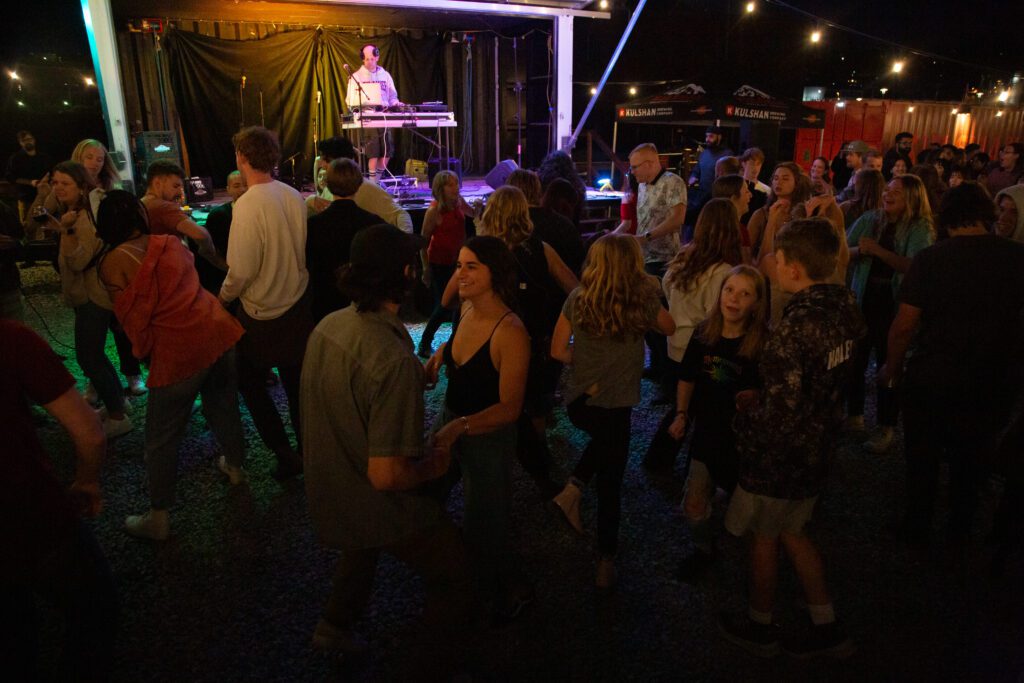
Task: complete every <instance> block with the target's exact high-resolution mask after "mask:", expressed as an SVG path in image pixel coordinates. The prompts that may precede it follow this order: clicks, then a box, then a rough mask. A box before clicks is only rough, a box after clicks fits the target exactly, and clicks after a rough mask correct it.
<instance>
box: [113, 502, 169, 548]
mask: <svg viewBox="0 0 1024 683" xmlns="http://www.w3.org/2000/svg"><path fill="white" fill-rule="evenodd" d="M124 530H125V531H127V532H128V533H129V534H131V535H132V536H137V537H139V538H148V539H151V540H154V541H166V540H167V537H168V536H169V535H170V534H171V522H170V517H169V516H168V514H167V510H150V511H149V512H147V513H145V514H143V515H129V516H128V517H125V518H124Z"/></svg>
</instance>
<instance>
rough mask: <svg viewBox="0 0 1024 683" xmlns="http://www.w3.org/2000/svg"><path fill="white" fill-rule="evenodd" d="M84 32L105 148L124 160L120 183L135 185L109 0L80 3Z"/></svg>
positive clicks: (91, 0)
mask: <svg viewBox="0 0 1024 683" xmlns="http://www.w3.org/2000/svg"><path fill="white" fill-rule="evenodd" d="M81 2H82V15H83V17H84V18H85V32H86V35H87V36H88V38H89V51H90V52H91V53H92V63H93V68H94V69H95V71H96V87H97V89H98V90H99V96H100V104H101V105H102V106H103V122H104V123H105V124H106V127H107V146H108V148H109V151H110V152H111V153H113V152H118V153H119V154H120V155H123V156H124V160H125V163H124V168H121V169H118V170H119V171H120V173H121V178H122V179H127V180H131V181H132V182H133V183H134V180H135V178H134V173H133V169H132V154H131V143H130V138H129V135H128V121H127V118H128V117H127V114H126V113H125V106H124V90H123V88H122V87H121V68H120V66H119V64H118V61H117V34H116V33H115V32H114V18H113V14H112V13H111V10H110V0H81Z"/></svg>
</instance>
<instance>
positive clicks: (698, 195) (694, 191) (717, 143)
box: [687, 125, 733, 221]
mask: <svg viewBox="0 0 1024 683" xmlns="http://www.w3.org/2000/svg"><path fill="white" fill-rule="evenodd" d="M724 133H725V129H724V128H722V127H721V126H714V125H712V126H708V127H707V130H705V131H704V150H703V151H702V152H701V153H700V157H698V158H697V165H696V166H694V167H693V170H692V171H691V172H690V179H689V181H688V183H687V184H688V185H689V186H690V190H689V196H688V198H687V208H688V209H689V210H690V220H691V221H696V220H697V215H698V214H699V213H700V209H701V208H702V207H703V206H704V204H706V203H707V200H708V199H710V198H711V185H712V184H713V183H714V182H715V164H716V163H718V160H719V159H721V158H722V157H727V156H733V152H732V150H731V149H729V148H728V147H726V146H723V145H722V135H723V134H724Z"/></svg>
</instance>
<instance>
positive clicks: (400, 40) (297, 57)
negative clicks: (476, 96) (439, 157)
mask: <svg viewBox="0 0 1024 683" xmlns="http://www.w3.org/2000/svg"><path fill="white" fill-rule="evenodd" d="M366 40H367V39H366V38H364V37H361V36H359V35H356V34H348V33H341V32H337V31H328V30H323V29H318V30H309V31H293V32H288V33H281V34H277V35H272V36H268V37H266V38H263V39H260V40H246V41H237V40H222V39H218V38H212V37H209V36H203V35H199V34H197V33H192V32H188V31H171V32H169V34H168V35H167V38H166V39H165V44H166V48H167V56H168V67H169V71H170V80H171V88H172V90H173V95H174V100H175V102H176V103H177V107H178V111H179V114H180V117H181V125H182V132H183V136H184V139H185V144H186V147H187V149H188V155H189V159H190V163H191V169H190V170H191V173H192V175H209V176H213V177H214V178H215V179H216V180H217V181H218V184H219V182H220V179H221V178H223V177H224V176H225V175H226V174H227V173H228V172H230V171H231V170H232V169H233V168H234V166H235V162H234V152H233V150H232V146H231V135H232V134H233V133H234V132H236V131H237V130H238V129H239V128H240V127H241V126H243V125H255V124H261V125H266V127H267V128H270V129H273V130H275V131H277V132H278V135H279V136H280V139H281V147H282V152H283V156H284V157H289V156H291V155H292V154H295V153H297V152H298V153H301V157H299V158H298V159H297V163H296V173H297V174H298V175H300V176H307V175H309V173H310V170H311V168H312V160H313V158H314V147H313V138H314V129H315V128H318V132H319V136H320V137H321V138H324V137H329V136H331V135H340V134H342V133H343V131H342V130H341V123H340V116H341V113H342V111H343V109H344V104H343V102H344V98H345V88H346V86H347V83H348V76H347V75H346V74H345V72H344V70H343V69H342V64H344V63H348V64H350V65H352V68H353V69H356V68H358V67H359V65H360V60H359V47H360V46H361V45H363V44H364V43H365V42H366ZM372 41H373V42H374V43H375V44H376V45H377V46H378V47H380V50H381V62H380V63H381V66H383V67H384V68H385V69H387V70H388V71H389V72H390V73H391V75H392V76H393V77H394V79H395V85H396V87H397V88H398V94H399V97H400V98H402V100H403V101H405V102H412V103H416V102H423V101H427V100H443V99H444V93H445V86H444V62H443V49H442V48H443V42H442V40H441V37H440V36H439V35H434V34H431V35H428V36H425V37H413V36H410V35H407V34H404V33H392V34H389V35H385V36H378V37H374V38H372ZM243 76H244V77H245V87H244V88H242V79H243ZM318 91H319V92H320V101H319V104H318V103H317V92H318ZM260 93H262V100H263V101H262V114H261V108H260ZM317 124H319V125H318V126H317ZM396 132H397V133H398V135H397V136H396V146H397V150H396V152H397V153H396V154H395V159H394V162H393V163H392V165H391V167H392V170H393V171H394V172H396V173H398V172H400V169H401V167H402V165H403V164H404V159H405V157H407V156H416V157H417V158H421V159H424V158H426V155H427V153H428V152H429V149H430V148H429V145H427V143H424V142H421V141H419V140H418V139H416V138H415V137H414V136H413V135H412V134H411V133H409V132H408V131H396ZM282 172H283V173H290V166H287V167H285V168H282Z"/></svg>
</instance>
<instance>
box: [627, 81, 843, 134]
mask: <svg viewBox="0 0 1024 683" xmlns="http://www.w3.org/2000/svg"><path fill="white" fill-rule="evenodd" d="M615 109H616V118H617V120H618V121H619V122H620V123H666V124H673V125H688V124H690V125H701V124H706V123H713V122H715V121H720V123H721V125H723V126H730V125H731V126H738V125H739V124H740V123H742V122H743V121H763V122H768V123H777V124H779V126H780V127H782V128H824V127H825V117H824V115H823V114H822V113H821V112H820V111H819V110H817V109H811V108H810V107H805V106H804V105H802V104H800V103H799V102H796V101H794V100H785V99H780V98H777V97H772V96H771V95H769V94H768V93H766V92H764V91H763V90H758V89H757V88H754V87H752V86H750V85H746V84H742V85H740V86H738V87H731V88H730V87H718V86H709V87H708V88H707V89H705V88H704V87H703V86H700V85H697V84H696V83H687V84H686V85H681V86H676V87H673V88H671V89H669V90H667V91H666V92H664V93H661V94H660V95H652V96H650V97H645V98H642V99H639V100H634V101H632V102H627V103H624V104H619V105H616V107H615Z"/></svg>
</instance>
